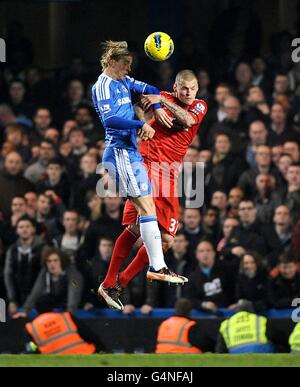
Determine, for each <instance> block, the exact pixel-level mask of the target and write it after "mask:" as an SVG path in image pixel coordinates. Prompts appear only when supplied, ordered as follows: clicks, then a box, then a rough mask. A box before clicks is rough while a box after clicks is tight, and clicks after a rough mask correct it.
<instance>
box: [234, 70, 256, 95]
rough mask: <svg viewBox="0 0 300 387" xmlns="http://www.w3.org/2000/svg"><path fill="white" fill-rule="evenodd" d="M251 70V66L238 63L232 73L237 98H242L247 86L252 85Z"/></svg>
mask: <svg viewBox="0 0 300 387" xmlns="http://www.w3.org/2000/svg"><path fill="white" fill-rule="evenodd" d="M252 76H253V74H252V69H251V66H250V65H249V64H248V63H246V62H240V63H239V64H238V65H237V66H236V68H235V72H234V77H235V81H236V90H237V95H238V96H239V97H241V99H242V97H244V95H245V94H246V92H247V90H248V88H249V86H251V84H252Z"/></svg>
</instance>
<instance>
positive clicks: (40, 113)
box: [29, 107, 52, 144]
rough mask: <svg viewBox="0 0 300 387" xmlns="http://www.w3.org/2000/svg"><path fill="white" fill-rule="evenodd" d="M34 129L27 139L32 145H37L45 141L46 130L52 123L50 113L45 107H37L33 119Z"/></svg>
mask: <svg viewBox="0 0 300 387" xmlns="http://www.w3.org/2000/svg"><path fill="white" fill-rule="evenodd" d="M33 122H34V127H33V128H32V130H31V131H30V135H29V139H30V142H31V143H32V144H39V143H41V142H42V141H43V140H44V139H45V134H46V130H47V129H48V128H49V127H50V124H51V122H52V116H51V112H50V110H49V109H48V108H47V107H39V108H38V109H37V110H36V112H35V114H34V117H33Z"/></svg>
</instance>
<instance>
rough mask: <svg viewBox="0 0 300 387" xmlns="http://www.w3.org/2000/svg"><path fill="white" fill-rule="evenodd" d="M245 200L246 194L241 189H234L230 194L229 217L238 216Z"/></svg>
mask: <svg viewBox="0 0 300 387" xmlns="http://www.w3.org/2000/svg"><path fill="white" fill-rule="evenodd" d="M243 198H244V192H243V191H242V190H241V189H240V188H239V187H234V188H232V189H231V190H230V191H229V194H228V211H227V213H228V215H229V216H238V210H239V205H240V202H241V200H242V199H243Z"/></svg>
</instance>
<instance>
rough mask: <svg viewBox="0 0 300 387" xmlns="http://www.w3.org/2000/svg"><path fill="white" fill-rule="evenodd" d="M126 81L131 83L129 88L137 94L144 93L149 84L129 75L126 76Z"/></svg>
mask: <svg viewBox="0 0 300 387" xmlns="http://www.w3.org/2000/svg"><path fill="white" fill-rule="evenodd" d="M126 81H127V84H128V85H129V89H130V90H131V91H133V92H134V93H137V94H143V93H144V91H145V89H146V87H147V85H148V84H147V83H145V82H141V81H137V80H136V79H134V78H132V77H129V76H128V75H127V76H126Z"/></svg>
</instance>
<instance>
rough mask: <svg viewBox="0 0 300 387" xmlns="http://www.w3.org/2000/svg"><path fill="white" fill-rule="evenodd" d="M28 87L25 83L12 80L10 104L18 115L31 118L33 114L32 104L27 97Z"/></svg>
mask: <svg viewBox="0 0 300 387" xmlns="http://www.w3.org/2000/svg"><path fill="white" fill-rule="evenodd" d="M25 93H26V88H25V85H24V83H23V82H22V81H21V80H19V79H15V80H12V81H11V82H10V84H9V86H8V96H9V104H10V106H11V108H12V109H13V112H14V114H15V115H16V116H17V117H18V116H25V117H26V118H27V119H30V118H31V116H32V106H31V105H30V104H29V103H28V102H27V101H26V98H25Z"/></svg>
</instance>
